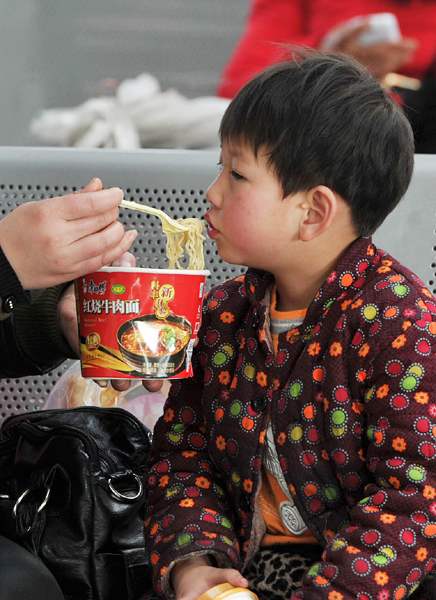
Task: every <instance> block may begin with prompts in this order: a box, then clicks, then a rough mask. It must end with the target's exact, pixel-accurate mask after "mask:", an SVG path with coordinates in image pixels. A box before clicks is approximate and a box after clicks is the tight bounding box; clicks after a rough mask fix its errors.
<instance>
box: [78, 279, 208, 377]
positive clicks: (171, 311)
mask: <svg viewBox="0 0 436 600" xmlns="http://www.w3.org/2000/svg"><path fill="white" fill-rule="evenodd" d="M208 274H209V271H206V270H205V271H191V270H181V269H177V270H169V269H168V270H165V269H140V268H120V267H104V268H103V269H100V270H99V271H95V272H94V273H90V274H89V275H85V276H84V277H80V278H78V279H76V281H75V290H76V299H77V313H78V320H79V339H80V360H81V370H82V376H83V377H91V378H92V379H137V378H140V379H170V378H175V379H176V378H177V379H179V378H184V377H190V376H191V375H192V365H191V356H192V349H193V346H194V341H195V338H196V335H197V333H198V330H199V328H200V323H201V311H202V304H203V298H204V292H205V280H206V276H207V275H208Z"/></svg>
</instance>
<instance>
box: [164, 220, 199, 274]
mask: <svg viewBox="0 0 436 600" xmlns="http://www.w3.org/2000/svg"><path fill="white" fill-rule="evenodd" d="M177 221H178V223H180V224H181V225H184V226H185V227H187V228H188V230H187V231H180V232H171V233H166V236H167V246H166V253H167V257H168V260H169V268H170V269H176V268H177V269H183V268H184V267H182V266H181V264H180V263H179V260H180V259H181V258H183V257H184V255H185V251H186V254H187V255H188V258H189V264H188V266H187V267H186V268H187V269H192V270H198V271H201V270H202V269H204V251H203V243H204V240H205V239H206V238H205V236H204V235H203V229H204V222H203V221H202V220H200V219H196V218H194V217H191V218H188V219H177Z"/></svg>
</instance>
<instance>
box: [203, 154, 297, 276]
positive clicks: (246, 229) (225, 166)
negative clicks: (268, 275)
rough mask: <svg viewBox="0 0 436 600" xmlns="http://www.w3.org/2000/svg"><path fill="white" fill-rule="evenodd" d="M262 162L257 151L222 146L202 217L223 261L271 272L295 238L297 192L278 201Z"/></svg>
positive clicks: (269, 172)
mask: <svg viewBox="0 0 436 600" xmlns="http://www.w3.org/2000/svg"><path fill="white" fill-rule="evenodd" d="M267 158H268V157H267V156H266V155H265V154H264V152H262V150H261V151H260V152H259V154H258V156H257V158H256V157H255V155H254V153H253V151H252V150H251V149H250V148H249V147H248V146H239V145H238V146H236V145H235V146H233V145H229V144H228V143H225V142H224V143H223V146H222V152H221V155H220V162H219V164H220V166H221V171H220V173H219V175H218V177H217V178H216V179H215V181H214V182H213V183H212V185H211V186H210V187H209V189H208V191H207V194H206V197H207V200H208V201H209V202H210V204H211V206H210V208H209V210H208V211H207V213H206V215H205V219H206V221H207V224H208V234H209V237H210V238H212V239H213V240H215V242H216V244H217V248H218V252H219V254H220V256H221V258H223V260H225V261H226V262H229V263H233V264H240V265H245V266H249V267H256V268H260V269H265V270H268V271H270V272H272V273H275V274H277V272H278V271H277V270H278V269H281V268H282V267H283V265H284V263H285V261H286V260H287V259H289V250H290V248H291V245H292V243H293V241H294V240H296V239H298V214H297V210H298V209H297V206H298V203H299V198H298V196H299V194H293V195H291V196H288V197H286V198H284V197H283V189H282V187H281V185H280V183H279V181H278V179H277V177H276V176H275V174H274V172H273V171H272V170H271V168H270V167H269V166H268V162H267Z"/></svg>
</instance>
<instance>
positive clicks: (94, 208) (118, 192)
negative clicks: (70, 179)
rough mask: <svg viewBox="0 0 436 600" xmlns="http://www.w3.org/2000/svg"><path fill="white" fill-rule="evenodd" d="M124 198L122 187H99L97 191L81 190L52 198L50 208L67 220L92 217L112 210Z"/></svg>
mask: <svg viewBox="0 0 436 600" xmlns="http://www.w3.org/2000/svg"><path fill="white" fill-rule="evenodd" d="M123 198H124V192H123V190H122V189H121V188H117V187H114V188H108V189H105V190H103V189H97V190H96V191H81V192H80V193H77V194H76V193H74V194H67V195H65V196H58V197H57V198H51V200H50V208H51V210H52V211H53V212H55V213H56V215H57V216H58V217H59V218H61V219H64V220H65V221H74V220H75V219H82V218H84V217H85V218H86V217H92V216H94V215H96V214H99V213H101V212H105V211H107V210H111V209H113V208H116V207H118V206H119V205H120V203H121V201H122V200H123Z"/></svg>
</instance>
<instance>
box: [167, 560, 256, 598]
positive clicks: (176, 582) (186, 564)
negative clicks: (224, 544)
mask: <svg viewBox="0 0 436 600" xmlns="http://www.w3.org/2000/svg"><path fill="white" fill-rule="evenodd" d="M220 583H231V584H232V585H234V586H235V587H247V586H248V581H247V580H246V579H245V578H244V577H242V575H241V574H240V573H239V571H236V569H219V568H217V567H212V566H211V564H210V559H209V557H208V556H207V555H204V554H202V555H201V556H194V557H193V558H187V559H185V560H180V561H179V562H177V563H176V564H175V565H174V567H173V568H172V570H171V585H172V588H173V590H174V593H175V596H176V600H195V599H196V598H198V597H199V596H201V594H203V593H204V592H205V591H206V590H208V589H210V588H212V587H214V586H216V585H218V584H220Z"/></svg>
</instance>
